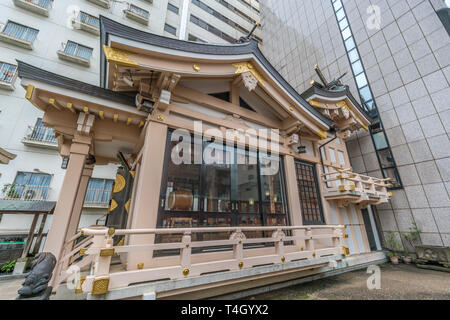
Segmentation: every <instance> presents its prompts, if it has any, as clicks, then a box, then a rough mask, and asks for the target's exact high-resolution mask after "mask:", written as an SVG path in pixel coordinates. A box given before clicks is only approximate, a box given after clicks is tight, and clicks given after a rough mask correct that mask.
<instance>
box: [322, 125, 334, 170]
mask: <svg viewBox="0 0 450 320" xmlns="http://www.w3.org/2000/svg"><path fill="white" fill-rule="evenodd" d="M331 130H333V131H334V138H332V139H330V140H328V141H327V142H325V143H324V144H322V145H321V146H319V155H320V164H321V165H322V172H323V173H324V174H325V165H324V164H323V157H322V148H323V147H325V146H326V145H327V144H329V143H331V142H333V141H334V140H336V139H337V137H338V136H337V133H338V131H339V130H338V129H337V128H335V127H333V128H332V129H331Z"/></svg>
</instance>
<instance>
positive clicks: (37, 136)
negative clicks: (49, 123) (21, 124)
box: [22, 125, 58, 150]
mask: <svg viewBox="0 0 450 320" xmlns="http://www.w3.org/2000/svg"><path fill="white" fill-rule="evenodd" d="M22 143H23V144H24V145H26V146H29V147H43V148H47V149H53V150H58V139H56V137H55V132H54V131H53V129H52V128H48V127H45V126H43V125H35V126H28V132H27V135H26V136H25V137H24V138H23V139H22Z"/></svg>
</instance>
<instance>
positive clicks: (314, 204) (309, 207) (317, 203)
mask: <svg viewBox="0 0 450 320" xmlns="http://www.w3.org/2000/svg"><path fill="white" fill-rule="evenodd" d="M295 169H296V173H297V185H298V193H299V197H300V205H301V207H302V216H303V224H305V225H318V224H325V219H324V217H323V211H322V200H321V198H320V193H319V185H318V183H317V174H316V168H315V166H314V165H313V164H310V163H306V162H301V161H295Z"/></svg>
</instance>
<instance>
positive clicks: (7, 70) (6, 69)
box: [0, 62, 17, 91]
mask: <svg viewBox="0 0 450 320" xmlns="http://www.w3.org/2000/svg"><path fill="white" fill-rule="evenodd" d="M16 78H17V66H14V65H12V64H8V63H4V62H0V88H1V89H5V90H9V91H13V90H15V87H14V83H15V82H16Z"/></svg>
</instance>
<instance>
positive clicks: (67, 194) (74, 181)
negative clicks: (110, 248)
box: [44, 134, 91, 275]
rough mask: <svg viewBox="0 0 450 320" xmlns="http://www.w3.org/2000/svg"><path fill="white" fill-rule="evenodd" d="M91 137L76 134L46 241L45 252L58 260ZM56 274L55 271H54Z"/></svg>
mask: <svg viewBox="0 0 450 320" xmlns="http://www.w3.org/2000/svg"><path fill="white" fill-rule="evenodd" d="M90 145H91V138H90V137H88V136H81V135H78V134H75V137H74V139H73V141H72V145H71V146H70V154H69V164H68V166H67V170H66V174H65V176H64V181H63V184H62V187H61V191H60V193H59V198H58V202H57V204H56V207H55V212H54V214H53V220H52V224H51V226H50V229H49V231H48V235H47V240H46V241H45V247H44V251H45V252H51V253H52V254H53V255H54V256H55V257H56V260H57V261H58V260H59V258H60V256H61V252H62V248H63V246H64V243H65V240H66V236H67V230H68V228H69V224H70V221H71V216H72V213H73V210H74V207H75V202H76V201H75V200H76V199H77V195H78V187H79V185H80V181H81V176H82V173H83V169H84V165H85V161H86V156H87V155H88V154H89V149H90ZM54 275H55V273H54Z"/></svg>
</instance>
